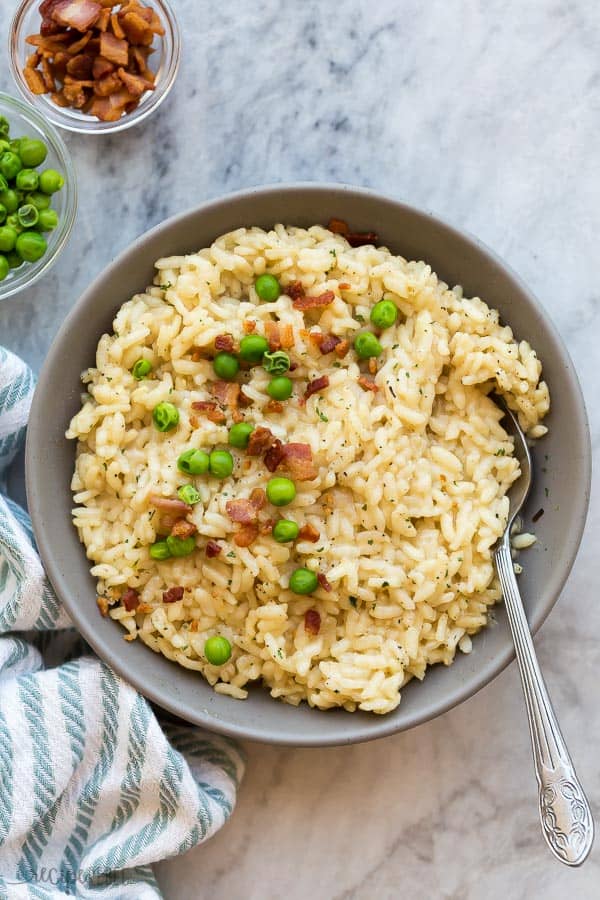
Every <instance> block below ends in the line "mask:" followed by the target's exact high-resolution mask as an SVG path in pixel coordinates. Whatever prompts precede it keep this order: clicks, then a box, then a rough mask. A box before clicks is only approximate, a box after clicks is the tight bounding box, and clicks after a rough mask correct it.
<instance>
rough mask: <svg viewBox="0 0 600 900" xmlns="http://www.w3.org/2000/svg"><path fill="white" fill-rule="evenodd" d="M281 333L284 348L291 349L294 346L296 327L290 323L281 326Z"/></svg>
mask: <svg viewBox="0 0 600 900" xmlns="http://www.w3.org/2000/svg"><path fill="white" fill-rule="evenodd" d="M279 333H280V340H281V348H282V350H290V349H291V348H292V347H293V346H294V329H293V328H292V326H291V325H290V324H289V323H288V324H286V325H281V326H280V329H279ZM290 368H291V366H290Z"/></svg>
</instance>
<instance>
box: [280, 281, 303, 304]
mask: <svg viewBox="0 0 600 900" xmlns="http://www.w3.org/2000/svg"><path fill="white" fill-rule="evenodd" d="M285 292H286V294H287V295H288V297H291V299H292V301H293V302H296V300H300V299H301V298H302V297H304V288H303V286H302V282H301V281H292V283H291V284H288V285H287V287H286V288H285Z"/></svg>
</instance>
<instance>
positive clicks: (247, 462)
mask: <svg viewBox="0 0 600 900" xmlns="http://www.w3.org/2000/svg"><path fill="white" fill-rule="evenodd" d="M251 468H252V460H251V459H244V460H242V472H249V471H250V469H251Z"/></svg>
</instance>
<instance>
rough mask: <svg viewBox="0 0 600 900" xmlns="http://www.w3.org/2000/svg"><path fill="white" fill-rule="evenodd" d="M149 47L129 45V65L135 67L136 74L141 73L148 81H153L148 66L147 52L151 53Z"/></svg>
mask: <svg viewBox="0 0 600 900" xmlns="http://www.w3.org/2000/svg"><path fill="white" fill-rule="evenodd" d="M151 52H152V51H151V49H150V48H149V47H130V48H129V53H130V60H129V62H130V66H133V65H134V64H135V66H136V67H137V70H138V74H139V75H143V77H144V78H147V79H148V81H154V74H153V72H152V71H151V70H150V69H149V68H148V54H149V53H151Z"/></svg>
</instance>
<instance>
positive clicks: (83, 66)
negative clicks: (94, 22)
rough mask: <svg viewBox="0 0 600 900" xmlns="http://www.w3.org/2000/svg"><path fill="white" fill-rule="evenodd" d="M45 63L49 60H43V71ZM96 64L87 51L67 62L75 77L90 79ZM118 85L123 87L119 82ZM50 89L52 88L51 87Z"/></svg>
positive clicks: (70, 72)
mask: <svg viewBox="0 0 600 900" xmlns="http://www.w3.org/2000/svg"><path fill="white" fill-rule="evenodd" d="M44 64H46V66H48V60H46V59H45V60H44V61H43V62H42V72H43V71H44ZM93 65H94V60H93V59H92V57H91V56H90V55H89V54H87V53H78V54H77V56H73V57H72V58H71V59H70V60H69V62H68V63H67V72H68V73H69V75H72V76H73V78H78V79H83V80H85V79H88V78H90V76H91V74H92V68H93ZM118 87H121V85H120V84H118ZM54 89H55V85H54V83H53V85H52V88H51V90H54ZM49 90H50V88H49Z"/></svg>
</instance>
